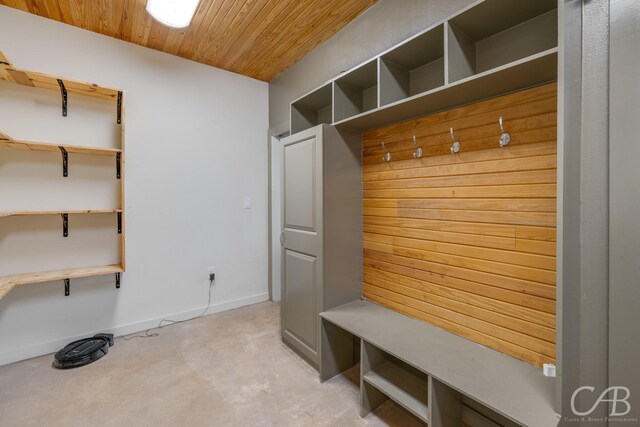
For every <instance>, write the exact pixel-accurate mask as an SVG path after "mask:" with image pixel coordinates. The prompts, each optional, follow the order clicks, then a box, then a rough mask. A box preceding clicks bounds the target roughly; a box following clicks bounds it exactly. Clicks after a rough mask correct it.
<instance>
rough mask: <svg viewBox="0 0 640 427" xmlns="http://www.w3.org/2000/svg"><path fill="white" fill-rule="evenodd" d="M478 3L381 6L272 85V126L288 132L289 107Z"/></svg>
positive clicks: (408, 0)
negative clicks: (336, 77)
mask: <svg viewBox="0 0 640 427" xmlns="http://www.w3.org/2000/svg"><path fill="white" fill-rule="evenodd" d="M474 1H475V0H446V1H443V0H380V1H379V2H378V3H376V4H375V5H373V6H372V7H371V8H369V9H368V10H367V11H366V12H365V13H363V14H362V15H360V16H359V17H358V18H356V19H355V20H354V21H352V22H351V23H350V24H349V25H347V26H346V27H344V28H343V29H342V30H340V31H339V32H338V33H337V34H336V35H334V36H333V37H331V38H330V39H328V40H327V41H325V42H324V43H322V44H321V45H320V46H318V47H317V48H315V49H314V50H313V51H312V52H311V53H309V54H308V55H307V56H305V57H304V58H303V59H302V60H300V62H298V63H297V64H295V65H294V66H293V67H291V68H289V69H288V70H287V71H285V72H284V73H282V74H281V75H280V76H278V77H277V78H275V79H274V80H272V81H271V83H269V126H270V128H271V129H273V130H275V129H277V130H278V131H281V130H283V129H284V130H286V129H289V123H288V122H289V103H290V102H291V101H293V100H294V99H296V98H298V97H300V96H301V95H304V94H305V93H307V92H309V91H310V90H312V89H315V88H316V87H318V86H320V85H322V83H324V82H326V81H327V80H329V79H331V78H332V77H335V76H337V75H338V74H340V71H344V70H348V69H349V68H352V67H354V66H355V65H358V64H360V63H362V62H364V61H365V60H367V59H369V58H371V57H373V56H375V55H377V54H379V53H380V52H382V51H384V50H386V49H388V48H390V47H392V46H394V45H395V44H397V43H399V42H401V41H402V40H404V39H407V38H409V37H410V36H412V35H414V34H416V33H418V32H420V31H421V30H424V29H425V28H427V27H429V26H430V25H432V24H435V23H436V22H438V21H441V20H443V19H445V18H446V17H448V16H449V15H452V14H453V13H455V12H457V11H458V10H460V9H463V8H464V7H466V6H468V5H469V4H471V3H473V2H474Z"/></svg>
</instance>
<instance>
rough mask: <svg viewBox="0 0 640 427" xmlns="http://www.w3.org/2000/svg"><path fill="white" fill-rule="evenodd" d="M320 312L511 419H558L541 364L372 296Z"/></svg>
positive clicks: (535, 426) (538, 423) (535, 423)
mask: <svg viewBox="0 0 640 427" xmlns="http://www.w3.org/2000/svg"><path fill="white" fill-rule="evenodd" d="M320 316H321V317H322V318H324V319H326V320H327V321H329V322H331V323H333V324H335V325H337V326H339V327H341V328H342V329H344V330H346V331H347V332H350V333H352V334H353V335H356V336H358V337H360V338H362V339H364V340H366V341H367V342H369V343H371V344H372V345H374V346H376V347H378V348H380V349H382V350H384V351H386V352H387V353H389V354H391V355H393V356H395V357H397V358H398V359H400V360H402V361H404V362H406V363H408V364H410V365H412V366H415V367H416V368H418V369H420V370H422V371H424V372H426V373H428V374H429V375H431V376H433V377H434V378H435V379H437V380H439V381H441V382H443V383H445V384H447V385H448V386H450V387H452V388H454V389H456V390H458V391H459V392H461V393H464V394H466V395H468V396H471V397H472V398H473V399H475V400H476V401H478V402H479V403H481V404H483V405H486V406H488V407H489V408H491V409H493V410H495V411H496V412H498V413H500V414H502V415H504V416H505V417H507V418H509V419H511V420H514V421H516V422H519V423H521V424H524V425H527V426H530V427H552V426H555V425H557V423H558V420H559V418H558V417H557V416H556V414H555V411H554V392H555V381H554V379H553V378H547V377H545V376H544V375H543V374H542V369H539V368H536V367H535V366H533V365H530V364H528V363H526V362H523V361H521V360H518V359H516V358H514V357H511V356H507V355H506V354H503V353H500V352H498V351H495V350H492V349H489V348H486V347H484V346H482V345H480V344H477V343H475V342H473V341H470V340H467V339H465V338H462V337H459V336H457V335H454V334H452V333H450V332H446V331H444V330H442V329H439V328H437V327H435V326H432V325H430V324H428V323H426V322H422V321H419V320H416V319H413V318H411V317H409V316H406V315H403V314H400V313H398V312H395V311H393V310H390V309H388V308H385V307H382V306H380V305H377V304H374V303H372V302H369V301H355V302H352V303H348V304H345V305H342V306H340V307H336V308H334V309H332V310H328V311H325V312H323V313H320Z"/></svg>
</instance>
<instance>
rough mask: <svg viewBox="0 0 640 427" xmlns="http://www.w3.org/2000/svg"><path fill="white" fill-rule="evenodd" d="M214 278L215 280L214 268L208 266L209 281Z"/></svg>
mask: <svg viewBox="0 0 640 427" xmlns="http://www.w3.org/2000/svg"><path fill="white" fill-rule="evenodd" d="M214 280H216V268H215V267H209V281H211V282H213V281H214Z"/></svg>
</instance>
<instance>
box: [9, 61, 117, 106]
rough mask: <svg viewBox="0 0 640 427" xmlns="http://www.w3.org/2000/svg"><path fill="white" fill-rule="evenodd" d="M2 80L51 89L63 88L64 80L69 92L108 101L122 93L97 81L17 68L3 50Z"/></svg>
mask: <svg viewBox="0 0 640 427" xmlns="http://www.w3.org/2000/svg"><path fill="white" fill-rule="evenodd" d="M0 80H4V81H7V82H11V83H16V84H19V85H23V86H30V87H37V88H41V89H50V90H61V87H60V82H62V83H63V85H64V87H65V89H66V90H67V92H69V93H76V94H80V95H86V96H91V97H94V98H99V99H105V100H108V101H117V100H118V94H121V93H122V91H120V90H118V89H113V88H109V87H105V86H99V85H97V84H95V83H85V82H79V81H76V80H70V79H66V78H62V77H54V76H50V75H48V74H44V73H39V72H37V71H28V70H21V69H19V68H15V67H14V66H13V65H12V64H11V62H10V61H9V60H8V59H7V57H6V56H4V54H3V53H2V52H0Z"/></svg>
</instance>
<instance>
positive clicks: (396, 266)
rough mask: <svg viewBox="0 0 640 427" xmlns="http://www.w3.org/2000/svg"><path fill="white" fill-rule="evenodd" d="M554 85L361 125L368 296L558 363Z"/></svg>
mask: <svg viewBox="0 0 640 427" xmlns="http://www.w3.org/2000/svg"><path fill="white" fill-rule="evenodd" d="M556 90H557V85H556V84H549V85H545V86H541V87H537V88H533V89H529V90H525V91H521V92H517V93H513V94H509V95H505V96H502V97H498V98H494V99H491V100H487V101H482V102H478V103H475V104H471V105H467V106H464V107H460V108H457V109H454V110H450V111H445V112H442V113H437V114H433V115H431V116H427V117H423V118H419V119H416V120H412V121H408V122H404V123H398V124H394V125H392V126H388V127H385V128H382V129H376V130H373V131H368V132H365V134H364V138H363V144H364V162H363V163H364V167H363V227H364V260H363V263H364V279H363V281H364V283H363V286H364V295H365V298H368V299H371V300H372V301H374V302H377V303H379V304H382V305H385V306H387V307H389V308H392V309H394V310H398V311H400V312H402V313H404V314H408V315H410V316H413V317H416V318H418V319H421V320H424V321H427V322H430V323H432V324H434V325H436V326H439V327H442V328H444V329H446V330H448V331H450V332H453V333H457V334H459V335H461V336H464V337H466V338H469V339H472V340H474V341H477V342H479V343H482V344H484V345H487V346H489V347H491V348H494V349H496V350H499V351H503V352H505V353H507V354H510V355H512V356H514V357H517V358H519V359H521V360H525V361H527V362H529V363H532V364H536V365H540V364H542V363H552V362H553V361H554V360H555V344H554V343H555V321H556V318H555V297H556V289H555V283H556V250H557V248H556V221H557V203H558V201H557V161H558V159H557V144H556V138H557V136H556V135H557V128H556V120H557V118H556V115H557V98H556ZM500 116H502V117H503V123H504V126H505V129H506V130H507V131H508V132H509V133H510V134H511V142H510V144H509V145H508V146H507V147H504V148H500V147H499V146H498V138H499V136H500V128H499V126H498V120H497V119H498V117H500ZM451 127H453V128H454V131H455V135H456V138H457V139H458V140H459V141H460V142H461V145H462V151H461V152H460V153H459V154H457V155H452V154H450V152H449V147H450V145H451V136H450V134H449V128H451ZM414 135H415V137H416V144H417V145H418V146H421V147H422V149H423V153H424V155H423V157H422V158H420V159H415V158H414V157H413V152H414V151H415V145H414V143H413V136H414ZM381 141H384V142H385V147H386V150H388V151H390V152H391V157H392V160H391V162H385V161H383V159H382V156H383V154H384V151H383V149H382V147H381Z"/></svg>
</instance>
